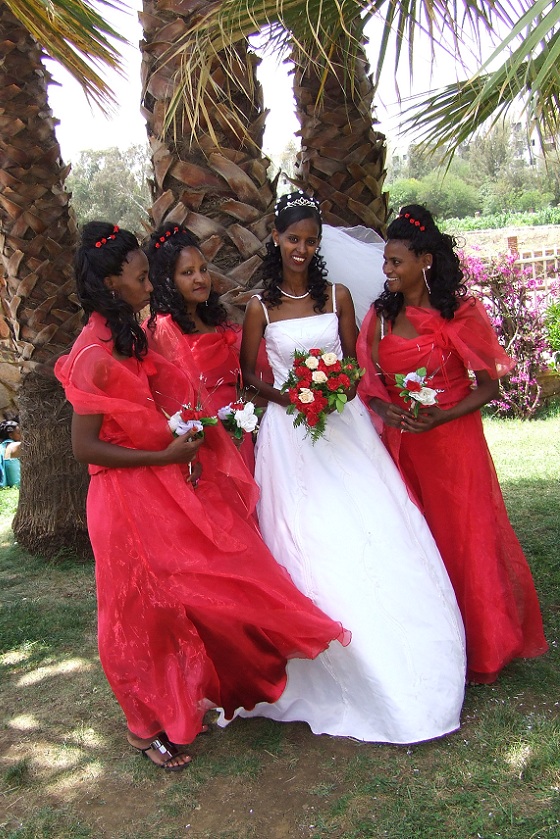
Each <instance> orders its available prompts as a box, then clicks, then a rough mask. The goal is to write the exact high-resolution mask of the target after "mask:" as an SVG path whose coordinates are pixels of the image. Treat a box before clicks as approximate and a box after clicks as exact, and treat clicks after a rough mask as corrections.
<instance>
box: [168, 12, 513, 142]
mask: <svg viewBox="0 0 560 839" xmlns="http://www.w3.org/2000/svg"><path fill="white" fill-rule="evenodd" d="M523 2H529V0H523ZM515 8H517V9H519V4H517V6H516V4H515V3H514V2H513V0H511V2H510V0H503V2H500V0H453V2H448V0H224V2H218V0H216V2H213V3H211V4H208V5H207V6H206V7H205V11H204V13H203V14H202V15H201V16H200V17H199V19H198V20H197V21H196V22H195V23H194V24H193V25H192V26H191V27H190V28H189V29H188V31H186V32H185V33H184V35H183V37H182V38H181V39H180V40H179V41H178V42H177V43H174V44H169V49H168V52H167V55H166V58H165V60H166V61H168V62H170V64H171V65H176V64H178V65H180V70H179V71H177V73H176V75H175V86H176V89H177V90H178V91H180V92H181V95H177V96H174V97H173V99H172V101H171V103H170V106H169V108H168V113H167V124H170V122H171V121H172V120H173V119H175V115H176V112H177V109H178V108H180V107H181V108H183V109H184V116H185V118H186V121H187V122H188V123H190V126H191V131H194V130H195V127H196V125H197V122H196V118H197V115H200V111H201V107H202V104H201V103H202V101H203V100H204V98H205V97H206V96H208V97H209V100H210V101H212V100H213V99H215V97H218V98H219V97H220V96H225V95H226V90H225V89H224V87H223V86H221V85H219V84H217V83H216V82H215V81H214V77H213V73H212V67H214V66H216V64H217V63H219V65H220V68H221V71H223V72H224V73H225V74H226V77H227V78H228V80H229V81H233V80H234V79H235V75H236V74H235V72H234V69H233V65H234V62H235V61H236V60H237V58H236V53H235V44H237V43H239V42H240V41H245V40H246V39H247V38H248V37H249V36H251V35H253V34H256V33H263V31H266V39H265V40H266V47H267V49H268V51H272V52H274V53H276V54H277V55H279V54H281V53H282V51H284V50H286V49H287V48H288V47H290V48H294V47H295V48H296V50H297V52H298V54H299V56H300V57H301V60H302V62H303V63H304V65H305V64H307V65H308V66H309V67H312V68H313V69H314V71H315V72H316V73H317V74H318V76H319V77H322V78H326V76H327V75H328V74H333V73H335V72H336V71H337V70H339V69H340V67H342V69H343V72H344V75H345V77H346V79H348V80H350V81H351V80H352V79H353V78H354V70H355V65H356V61H357V59H358V56H359V55H360V49H361V45H362V44H363V42H364V26H365V25H366V23H367V22H368V21H369V20H370V19H371V18H372V17H374V16H379V17H380V18H381V19H382V20H383V35H382V38H381V42H380V47H379V54H378V60H377V68H376V72H377V75H378V74H379V72H380V70H381V67H382V65H383V63H384V61H385V59H386V56H387V48H388V46H389V44H390V43H391V42H392V41H394V42H395V46H396V59H395V60H396V63H397V64H398V62H399V60H400V58H401V54H402V49H403V45H404V44H405V42H406V43H408V53H409V59H410V61H412V56H413V47H414V39H415V35H416V33H417V32H418V31H419V30H422V31H425V32H427V33H428V35H429V37H430V38H431V39H432V41H433V42H434V43H435V44H437V42H438V37H439V35H440V34H441V33H442V32H447V33H450V35H451V38H452V41H453V42H454V43H455V44H458V43H459V41H460V38H461V34H462V31H463V28H464V27H465V26H466V25H467V24H468V25H469V26H470V27H471V28H472V30H473V33H474V34H476V33H478V32H480V29H481V27H482V28H484V29H487V28H488V27H489V26H490V24H491V21H492V20H493V19H494V18H496V17H497V18H499V19H501V20H504V21H508V22H511V20H512V17H511V15H512V14H513V9H515ZM349 89H351V85H350V86H349Z"/></svg>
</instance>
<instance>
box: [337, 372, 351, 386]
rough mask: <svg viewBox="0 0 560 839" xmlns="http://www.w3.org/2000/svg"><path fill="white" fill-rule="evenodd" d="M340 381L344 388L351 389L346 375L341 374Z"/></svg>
mask: <svg viewBox="0 0 560 839" xmlns="http://www.w3.org/2000/svg"><path fill="white" fill-rule="evenodd" d="M338 381H339V382H340V384H341V385H342V387H350V379H349V378H348V376H347V375H346V373H341V374H340V376H339V377H338Z"/></svg>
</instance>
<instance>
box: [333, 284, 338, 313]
mask: <svg viewBox="0 0 560 839" xmlns="http://www.w3.org/2000/svg"><path fill="white" fill-rule="evenodd" d="M332 310H333V314H334V315H336V313H337V312H336V283H333V287H332Z"/></svg>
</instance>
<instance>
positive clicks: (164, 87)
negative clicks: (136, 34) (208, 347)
mask: <svg viewBox="0 0 560 839" xmlns="http://www.w3.org/2000/svg"><path fill="white" fill-rule="evenodd" d="M186 6H187V4H186V3H181V4H179V3H170V2H169V1H168V0H161V2H158V0H144V4H143V7H144V12H143V14H142V13H141V14H140V19H141V22H142V25H143V28H144V41H143V43H142V44H141V49H142V56H143V57H142V81H143V87H144V102H143V112H144V115H145V117H146V120H147V125H148V137H149V141H150V145H151V148H152V155H153V165H154V182H153V197H154V204H153V207H152V211H151V214H152V219H153V222H154V225H155V226H158V225H159V224H161V223H162V222H163V221H175V222H177V223H179V224H184V225H185V226H186V227H187V228H188V229H189V230H191V231H192V232H193V233H195V234H196V235H197V236H198V237H199V239H200V240H201V249H202V251H203V252H204V255H205V256H206V258H207V259H208V261H209V267H210V272H211V275H212V279H213V283H214V287H215V288H216V290H217V291H218V292H220V293H225V292H228V291H230V290H231V289H232V288H235V287H237V288H238V287H239V286H246V285H248V284H250V282H251V279H252V277H253V275H254V274H255V272H256V271H257V269H258V267H259V266H260V264H261V262H262V257H263V255H264V242H265V240H266V239H267V238H268V236H269V233H270V226H271V223H272V219H273V210H274V201H275V192H274V184H272V183H271V182H270V180H269V178H268V169H269V166H270V161H269V159H268V158H267V157H265V156H263V154H262V151H261V146H262V136H263V131H264V121H265V117H266V111H265V109H264V107H263V101H262V91H261V87H260V84H259V83H258V81H257V79H256V74H255V69H256V66H257V64H258V61H259V59H257V57H256V56H255V55H254V54H251V53H250V52H249V51H248V50H247V49H246V48H245V47H244V46H243V47H239V48H238V51H237V56H238V59H239V60H238V62H237V63H236V65H235V72H234V74H232V75H231V76H229V77H226V76H225V74H224V70H223V65H222V64H221V62H219V61H216V62H215V64H214V67H213V69H212V75H213V76H214V77H215V78H217V79H219V81H220V83H221V84H222V85H224V86H225V87H226V89H227V95H226V96H222V97H219V98H218V97H217V98H216V99H215V100H211V99H210V97H206V98H205V100H204V102H203V108H202V109H201V111H200V114H201V116H200V118H199V122H198V124H197V125H196V126H195V130H194V131H193V130H192V128H191V126H190V125H188V124H186V122H185V121H184V116H183V111H182V109H180V110H179V116H178V117H177V118H176V120H175V124H174V126H171V127H168V128H166V127H165V115H166V111H167V107H168V104H169V101H170V97H171V95H172V93H173V91H174V87H175V85H174V74H175V72H176V70H177V67H178V63H177V61H169V55H170V52H171V50H172V49H173V47H174V46H175V45H176V43H177V42H178V41H179V39H180V38H181V36H182V35H183V33H184V32H185V31H186V29H187V28H188V26H189V25H190V22H191V17H192V16H191V15H190V14H187V13H186V12H183V14H179V12H178V10H179V9H180V8H181V9H185V7H186ZM197 9H198V7H197ZM194 14H197V11H196V10H195V12H194ZM191 81H192V82H193V83H194V82H195V80H191ZM204 108H208V109H209V110H210V111H211V113H212V116H213V120H212V121H213V125H214V128H215V132H216V133H215V134H214V136H212V133H211V132H210V131H209V130H208V127H207V125H206V123H205V120H204V116H203V114H204ZM234 111H237V113H240V114H242V116H243V121H244V123H245V125H246V127H247V135H248V136H247V137H242V136H241V132H236V131H235V130H234V128H233V127H232V120H231V115H232V113H233V112H234ZM226 296H228V295H226Z"/></svg>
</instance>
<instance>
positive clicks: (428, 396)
mask: <svg viewBox="0 0 560 839" xmlns="http://www.w3.org/2000/svg"><path fill="white" fill-rule="evenodd" d="M437 395H438V391H437V390H434V389H433V387H423V388H422V390H419V391H416V392H413V393H411V394H410V397H411V399H415V400H416V402H420V404H421V405H435V404H436V402H437Z"/></svg>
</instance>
